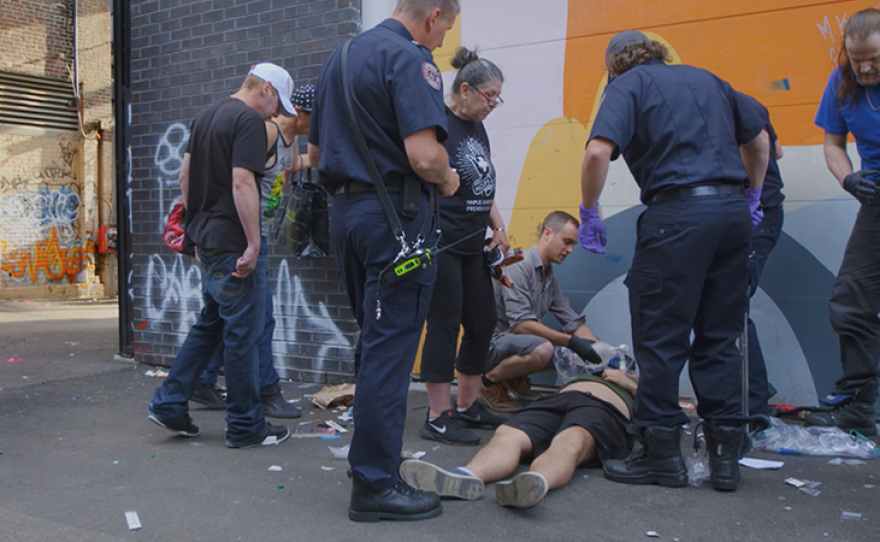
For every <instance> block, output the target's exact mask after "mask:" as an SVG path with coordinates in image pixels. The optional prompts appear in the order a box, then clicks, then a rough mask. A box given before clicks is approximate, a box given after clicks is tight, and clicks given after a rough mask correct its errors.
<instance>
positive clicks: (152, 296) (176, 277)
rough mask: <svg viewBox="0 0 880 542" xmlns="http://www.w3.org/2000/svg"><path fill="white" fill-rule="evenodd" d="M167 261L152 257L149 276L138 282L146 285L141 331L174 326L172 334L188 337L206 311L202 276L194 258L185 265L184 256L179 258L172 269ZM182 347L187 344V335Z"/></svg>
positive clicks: (136, 279) (148, 270)
mask: <svg viewBox="0 0 880 542" xmlns="http://www.w3.org/2000/svg"><path fill="white" fill-rule="evenodd" d="M165 260H166V259H165V258H163V257H162V256H160V255H158V254H153V255H151V256H150V259H149V262H148V263H147V268H146V275H145V276H144V277H142V278H141V277H137V278H135V279H134V280H135V281H143V292H144V293H143V296H144V301H145V303H144V304H143V305H142V306H143V311H144V312H143V314H144V320H142V323H141V324H139V325H138V327H140V328H143V327H145V326H146V325H148V323H149V322H155V323H158V322H165V323H168V324H170V325H171V329H170V331H172V332H177V333H182V334H185V333H188V332H189V328H190V327H191V326H192V325H193V324H194V323H195V322H196V317H197V316H198V311H200V310H201V308H202V286H201V285H202V280H201V273H200V272H199V267H198V266H197V265H193V263H192V262H193V260H192V258H187V259H186V261H184V259H183V256H182V255H180V254H177V255H176V256H174V258H173V259H172V263H171V264H170V265H168V264H166V263H165ZM180 344H183V335H181V338H180Z"/></svg>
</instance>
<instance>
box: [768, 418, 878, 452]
mask: <svg viewBox="0 0 880 542" xmlns="http://www.w3.org/2000/svg"><path fill="white" fill-rule="evenodd" d="M752 444H753V449H755V450H761V451H765V452H777V453H782V454H803V455H818V456H838V457H857V458H859V459H876V458H877V447H876V445H874V444H873V443H872V442H870V441H865V440H855V439H853V438H852V437H851V436H850V435H849V433H846V432H844V431H842V430H840V429H838V428H837V427H815V426H813V427H805V426H802V425H789V424H787V423H785V422H783V421H782V420H780V419H779V418H770V427H769V428H768V429H765V430H764V431H761V432H759V433H757V434H755V435H753V436H752Z"/></svg>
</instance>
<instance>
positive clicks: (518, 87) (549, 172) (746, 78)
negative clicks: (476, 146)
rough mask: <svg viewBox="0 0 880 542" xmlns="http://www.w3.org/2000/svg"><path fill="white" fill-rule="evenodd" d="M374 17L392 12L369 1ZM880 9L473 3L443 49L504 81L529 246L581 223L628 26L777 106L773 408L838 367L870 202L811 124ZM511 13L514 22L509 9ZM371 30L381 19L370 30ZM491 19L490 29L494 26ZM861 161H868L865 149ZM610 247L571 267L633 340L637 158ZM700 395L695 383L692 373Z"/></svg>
mask: <svg viewBox="0 0 880 542" xmlns="http://www.w3.org/2000/svg"><path fill="white" fill-rule="evenodd" d="M364 4H365V13H376V14H378V13H379V10H380V7H384V8H387V10H386V11H385V12H384V13H385V14H386V15H387V14H388V13H390V12H391V10H392V9H393V5H388V4H389V2H387V1H383V0H374V1H373V2H369V1H365V2H364ZM875 5H878V4H877V1H876V0H870V1H865V0H862V1H849V2H847V1H844V2H829V1H827V0H826V1H821V0H814V1H810V0H742V1H740V2H704V1H701V0H683V1H664V2H647V1H641V0H628V1H620V0H567V1H566V0H549V1H546V2H533V1H530V0H463V1H462V14H461V17H460V18H459V21H458V23H457V24H456V27H455V28H454V29H453V31H451V32H450V33H449V34H448V35H447V39H446V42H445V43H444V45H443V47H442V48H441V49H438V50H437V51H436V52H435V58H436V59H437V61H438V64H439V65H440V67H441V69H442V70H443V71H444V78H445V82H446V84H447V86H448V85H449V84H450V83H451V76H452V71H451V68H450V67H449V58H450V56H451V54H452V51H454V50H455V48H456V47H458V46H459V45H466V46H468V47H470V48H473V47H478V48H479V50H480V51H481V54H482V56H484V57H485V58H488V59H491V60H493V61H494V62H496V63H497V64H498V65H499V66H500V67H501V69H502V70H503V71H504V74H505V83H504V88H503V96H504V100H505V105H504V106H503V107H500V108H499V109H498V110H496V111H495V112H493V113H492V115H490V116H489V118H488V120H487V122H486V124H487V129H488V132H489V137H490V139H491V142H492V152H493V162H494V163H495V165H496V168H497V173H498V182H499V186H498V192H497V198H498V199H497V203H498V206H499V208H500V209H501V210H502V213H503V215H504V216H505V218H506V219H507V221H508V227H509V231H510V238H511V241H512V243H513V246H515V247H522V248H527V247H529V246H531V245H532V244H533V243H534V241H535V239H536V226H537V225H538V223H539V222H540V220H541V219H542V218H543V217H544V216H545V215H546V214H547V213H548V212H550V211H551V210H554V209H562V210H566V211H568V212H571V213H572V214H574V215H575V216H576V215H577V204H578V202H579V201H580V188H579V179H580V164H581V160H582V157H583V149H584V145H585V143H586V140H587V136H588V134H589V129H590V125H591V120H592V119H593V118H594V116H595V114H596V108H597V105H598V103H599V100H600V98H601V94H602V91H603V89H604V85H605V81H606V80H607V79H606V76H607V73H606V71H605V67H604V62H603V54H604V51H605V47H606V45H607V43H608V40H609V39H610V38H611V36H613V35H614V34H615V33H617V32H619V31H621V30H626V29H631V28H632V29H637V30H641V31H643V32H645V33H646V34H648V35H649V36H651V37H652V38H653V39H657V40H659V41H662V42H663V43H665V44H667V45H668V47H669V49H670V52H671V53H672V57H673V60H674V62H681V63H685V64H690V65H695V66H699V67H702V68H706V69H709V70H711V71H713V72H714V73H716V74H717V75H719V76H720V77H722V78H724V79H726V80H727V81H729V82H730V83H731V84H732V85H733V87H734V88H736V89H737V90H740V91H742V92H745V93H747V94H751V95H752V96H754V97H755V98H757V99H758V100H759V101H761V102H762V103H764V104H765V105H766V106H767V107H768V109H769V110H770V114H771V119H772V122H773V124H774V126H775V128H776V130H777V132H778V134H779V138H780V141H781V143H782V145H783V147H784V150H785V158H783V159H782V160H781V161H780V162H779V165H780V168H781V170H782V175H783V180H784V182H785V185H786V187H785V189H784V193H785V195H786V201H785V213H786V218H785V227H784V232H783V235H782V237H781V239H780V242H779V244H778V245H777V247H776V249H775V250H774V252H773V253H772V254H771V257H770V260H769V262H768V265H767V267H766V269H765V272H764V276H763V278H762V284H761V290H760V291H759V292H758V294H756V296H755V298H754V299H753V303H752V316H753V318H754V320H755V321H756V323H757V325H758V329H759V334H760V336H761V343H762V346H763V349H764V353H765V357H766V358H767V365H768V371H769V374H770V379H771V381H772V382H773V383H774V385H775V386H776V387H777V388H778V389H779V396H778V397H777V398H776V399H775V401H779V402H786V403H792V404H815V401H816V394H817V392H819V393H826V392H828V391H829V389H830V387H831V385H832V383H833V381H834V379H835V378H836V377H837V375H838V373H839V371H840V364H839V357H838V351H837V340H836V335H835V334H834V333H833V332H832V330H831V327H830V325H829V323H828V312H827V301H828V297H829V295H830V293H831V286H832V282H833V280H834V276H835V274H836V272H837V269H838V267H839V265H840V261H841V258H842V255H843V249H844V245H845V243H846V240H847V238H848V236H849V230H850V229H851V227H852V224H853V221H854V219H855V213H856V211H857V209H858V204H857V202H856V201H855V200H854V199H853V198H852V197H850V196H848V195H847V194H845V193H844V192H843V190H842V189H841V188H840V187H839V186H838V184H837V183H836V182H835V180H834V178H833V177H832V176H831V175H830V173H828V171H827V168H826V166H825V160H824V157H823V153H822V148H821V143H822V140H823V132H822V131H821V130H820V129H819V128H817V127H815V126H814V125H813V117H814V115H815V112H816V108H817V106H818V103H819V99H820V97H821V95H822V91H823V90H824V87H825V84H826V81H827V78H828V75H829V74H830V72H831V70H832V68H833V67H834V65H835V59H836V57H837V53H838V47H839V46H840V41H841V32H842V29H843V25H844V24H845V21H846V18H847V14H850V13H854V12H856V11H858V10H860V9H864V8H867V7H873V6H875ZM501 13H503V14H504V15H503V17H501V16H500V14H501ZM371 23H374V22H373V21H371ZM489 23H491V24H489ZM850 156H851V157H853V159H854V161H855V162H856V165H858V156H857V154H856V153H855V149H854V148H852V149H851V152H850ZM599 203H600V212H601V213H602V216H603V217H604V220H605V224H606V226H607V228H608V246H607V250H608V253H607V254H606V255H595V254H590V253H587V252H586V251H584V250H582V249H580V248H578V249H576V251H575V253H574V254H572V255H571V256H570V257H569V258H568V259H567V260H566V263H565V265H563V266H561V267H559V268H557V273H558V275H559V277H560V280H561V282H562V284H563V287H564V289H565V291H566V294H567V295H568V296H569V298H570V299H571V301H572V305H573V306H574V307H575V309H576V310H582V311H583V312H584V313H585V314H586V316H587V321H588V323H589V324H590V325H591V326H592V327H593V329H594V331H596V333H597V334H598V335H599V336H600V337H601V338H603V339H605V340H608V341H609V342H612V343H615V344H618V343H621V342H626V343H631V337H630V326H629V310H628V302H627V294H626V288H625V287H624V286H623V284H622V282H623V278H624V276H625V274H626V271H627V268H628V267H629V262H630V259H631V257H632V251H633V246H634V240H635V221H636V218H637V216H638V214H639V213H640V212H641V209H642V207H641V205H640V203H639V201H638V187H637V186H636V184H635V182H634V180H633V179H632V177H631V176H630V174H629V171H628V169H627V168H626V165H625V163H624V162H623V160H618V161H616V162H614V163H613V164H612V167H611V171H610V173H609V177H608V183H607V185H606V188H605V191H604V193H603V194H602V198H601V200H600V202H599ZM683 386H685V388H684V389H685V390H686V389H687V382H686V381H684V380H683Z"/></svg>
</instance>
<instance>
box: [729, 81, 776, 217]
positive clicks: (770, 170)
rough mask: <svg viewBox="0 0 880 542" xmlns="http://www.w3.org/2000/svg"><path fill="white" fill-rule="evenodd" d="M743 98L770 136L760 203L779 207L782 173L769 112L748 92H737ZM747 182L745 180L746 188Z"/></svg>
mask: <svg viewBox="0 0 880 542" xmlns="http://www.w3.org/2000/svg"><path fill="white" fill-rule="evenodd" d="M738 94H740V95H741V96H742V97H743V98H744V103H746V104H748V105H749V106H751V107H752V109H754V110H755V112H756V113H757V114H758V115H760V116H761V118H762V119H764V129H765V130H767V135H769V136H770V161H769V162H768V163H767V175H766V176H765V177H764V189H763V190H762V191H761V205H763V206H764V208H765V209H770V208H773V207H779V206H780V205H782V202H783V200H785V196H784V195H782V175H781V174H780V173H779V163H778V162H777V161H776V140H777V139H779V138H778V137H777V136H776V130H774V129H773V125H772V124H770V112H769V111H767V108H766V107H764V106H763V105H762V104H761V102H759V101H758V100H756V99H754V98H752V97H751V96H749V95H748V94H742V93H738ZM748 187H749V183H748V182H746V188H748Z"/></svg>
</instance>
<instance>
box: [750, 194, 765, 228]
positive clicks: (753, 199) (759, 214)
mask: <svg viewBox="0 0 880 542" xmlns="http://www.w3.org/2000/svg"><path fill="white" fill-rule="evenodd" d="M762 190H763V189H762V188H746V201H748V202H749V213H751V215H752V227H753V228H756V227H757V226H758V224H760V223H761V220H763V219H764V209H763V208H762V207H761V191H762Z"/></svg>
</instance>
